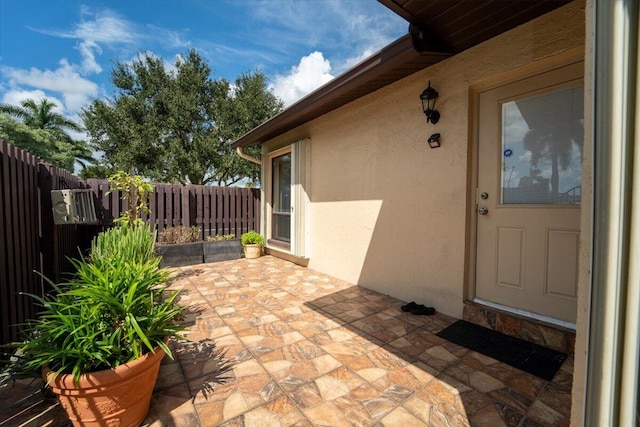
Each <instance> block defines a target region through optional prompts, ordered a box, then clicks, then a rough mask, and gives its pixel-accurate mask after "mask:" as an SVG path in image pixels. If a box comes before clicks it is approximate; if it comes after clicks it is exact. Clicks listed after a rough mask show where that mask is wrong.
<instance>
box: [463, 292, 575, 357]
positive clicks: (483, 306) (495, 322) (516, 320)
mask: <svg viewBox="0 0 640 427" xmlns="http://www.w3.org/2000/svg"><path fill="white" fill-rule="evenodd" d="M462 318H463V319H464V320H466V321H467V322H471V323H475V324H477V325H480V326H484V327H485V328H489V329H492V330H494V331H497V332H500V333H503V334H505V335H509V336H512V337H516V338H520V339H523V340H525V341H529V342H532V343H535V344H539V345H541V346H544V347H548V348H552V349H554V350H557V351H561V352H564V353H567V354H571V355H573V354H574V351H575V341H576V333H575V325H572V324H571V323H569V322H561V321H558V320H557V319H552V320H554V322H551V321H550V319H549V318H547V317H545V316H540V315H537V316H535V317H533V316H531V313H529V312H526V311H524V310H514V309H513V308H511V307H505V306H502V305H500V304H495V303H491V302H488V301H484V300H481V299H475V300H473V301H466V302H465V303H464V309H463V312H462ZM572 326H573V327H572Z"/></svg>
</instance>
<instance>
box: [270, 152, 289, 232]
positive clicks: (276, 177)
mask: <svg viewBox="0 0 640 427" xmlns="http://www.w3.org/2000/svg"><path fill="white" fill-rule="evenodd" d="M271 173H272V175H271V184H272V189H271V197H272V200H271V239H273V240H276V242H275V243H276V244H277V243H278V242H283V243H287V244H288V243H290V242H291V208H292V204H291V153H287V154H284V155H282V156H278V157H274V158H273V159H272V160H271Z"/></svg>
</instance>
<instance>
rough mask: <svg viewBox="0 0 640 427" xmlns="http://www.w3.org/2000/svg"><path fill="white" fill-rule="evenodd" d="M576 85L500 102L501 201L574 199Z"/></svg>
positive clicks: (578, 163) (578, 135) (577, 177)
mask: <svg viewBox="0 0 640 427" xmlns="http://www.w3.org/2000/svg"><path fill="white" fill-rule="evenodd" d="M583 136H584V131H583V89H582V86H581V85H580V86H573V87H569V88H562V89H559V90H555V91H553V92H548V93H545V94H543V95H536V96H532V97H527V98H522V99H517V100H514V101H509V102H505V103H503V104H502V153H501V154H502V155H501V158H502V203H505V204H516V203H531V204H579V203H580V199H581V188H582V187H581V182H582V148H583Z"/></svg>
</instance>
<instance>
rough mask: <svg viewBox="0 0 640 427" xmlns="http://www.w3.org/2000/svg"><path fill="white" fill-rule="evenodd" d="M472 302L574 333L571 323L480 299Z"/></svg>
mask: <svg viewBox="0 0 640 427" xmlns="http://www.w3.org/2000/svg"><path fill="white" fill-rule="evenodd" d="M473 302H475V303H476V304H480V305H486V306H487V307H491V308H496V309H498V310H502V311H506V312H507V313H511V314H515V315H517V316H521V317H527V318H529V319H533V320H537V321H539V322H544V323H549V324H551V325H554V326H560V327H561V328H565V329H570V330H572V331H574V332H575V330H576V324H575V323H571V322H565V321H564V320H558V319H554V318H553V317H548V316H542V315H540V314H536V313H532V312H530V311H526V310H520V309H517V308H513V307H508V306H506V305H502V304H496V303H494V302H490V301H485V300H482V299H480V298H474V299H473Z"/></svg>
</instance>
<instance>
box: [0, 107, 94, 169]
mask: <svg viewBox="0 0 640 427" xmlns="http://www.w3.org/2000/svg"><path fill="white" fill-rule="evenodd" d="M55 106H56V104H54V103H53V102H51V101H49V100H48V99H44V98H43V99H41V100H40V102H39V103H36V101H34V100H32V99H27V100H25V101H22V103H21V105H20V106H16V105H11V104H2V105H0V113H1V114H2V118H1V119H0V136H1V137H2V138H3V139H6V140H7V141H9V142H11V143H12V144H14V145H16V146H18V147H20V148H22V149H24V150H27V151H29V152H30V153H32V154H34V155H36V156H38V157H39V158H41V159H42V160H44V161H47V162H50V163H52V164H54V165H56V166H60V167H62V168H64V169H68V170H73V168H74V163H75V162H76V161H78V162H79V163H80V164H81V165H82V166H83V167H85V166H86V164H87V163H92V162H93V161H94V159H93V157H92V152H91V150H90V149H89V147H88V146H87V144H86V142H85V141H81V140H74V139H73V138H72V137H71V136H70V135H69V134H68V131H69V130H72V131H76V132H82V131H83V128H82V126H80V125H79V124H77V123H75V122H74V121H73V120H70V119H68V118H66V117H64V116H63V115H62V114H60V113H56V112H55V111H53V108H54V107H55Z"/></svg>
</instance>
